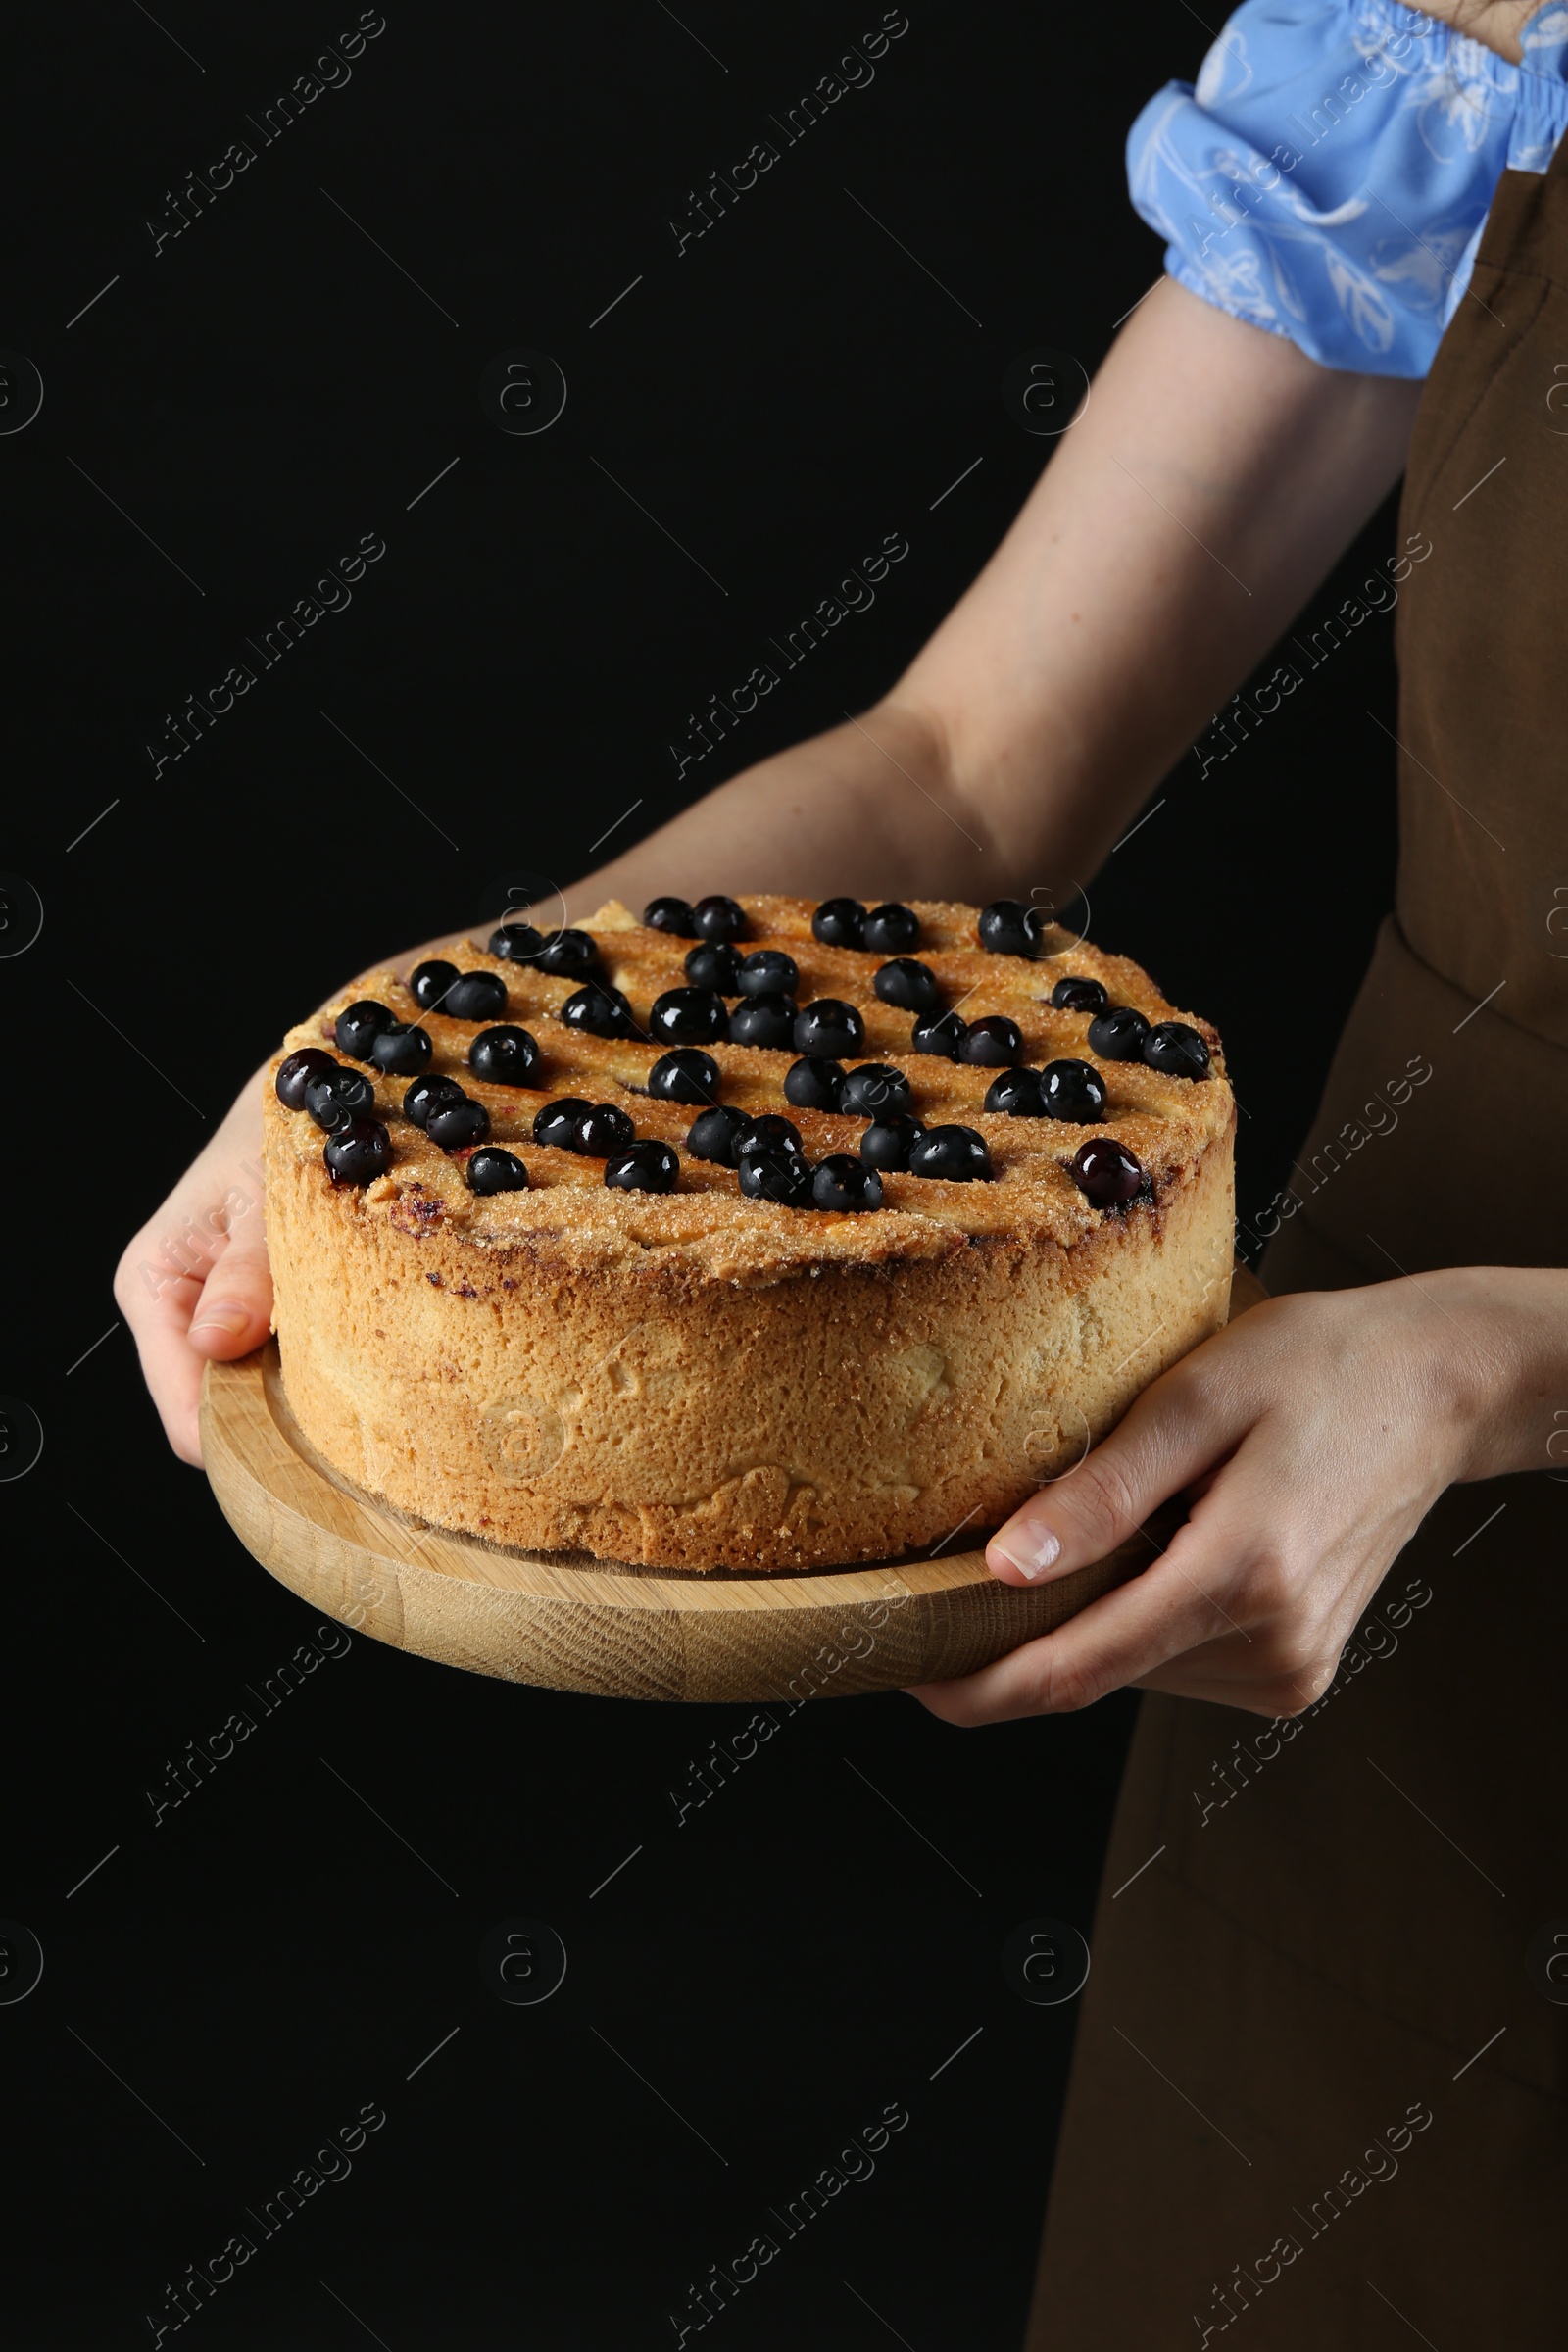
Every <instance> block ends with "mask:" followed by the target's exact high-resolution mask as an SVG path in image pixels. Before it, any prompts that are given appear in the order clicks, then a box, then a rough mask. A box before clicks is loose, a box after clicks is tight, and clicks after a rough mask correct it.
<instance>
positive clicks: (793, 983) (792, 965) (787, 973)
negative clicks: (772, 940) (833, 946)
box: [740, 948, 801, 997]
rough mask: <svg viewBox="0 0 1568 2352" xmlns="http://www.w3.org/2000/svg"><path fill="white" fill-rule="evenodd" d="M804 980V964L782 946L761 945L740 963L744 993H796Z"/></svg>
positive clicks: (776, 994) (782, 995)
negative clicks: (787, 953)
mask: <svg viewBox="0 0 1568 2352" xmlns="http://www.w3.org/2000/svg"><path fill="white" fill-rule="evenodd" d="M800 984H801V967H800V965H799V964H798V963H797V962H796V960H795V958H794V956H786V955H785V953H784V951H783V949H782V948H758V949H757V950H756V951H755V953H754V954H752V955H750V956H747V958H746V961H745V962H744V963H743V964H742V965H741V967H740V992H741V994H742V996H743V997H793V996H794V994H795V991H796V990H797V989H798V988H799V986H800Z"/></svg>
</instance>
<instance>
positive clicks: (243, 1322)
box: [115, 1070, 272, 1467]
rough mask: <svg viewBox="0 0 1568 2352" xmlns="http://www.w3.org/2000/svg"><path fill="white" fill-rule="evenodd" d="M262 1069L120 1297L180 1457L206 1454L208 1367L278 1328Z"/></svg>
mask: <svg viewBox="0 0 1568 2352" xmlns="http://www.w3.org/2000/svg"><path fill="white" fill-rule="evenodd" d="M263 1077H264V1072H263V1071H261V1070H258V1071H257V1073H256V1075H255V1077H254V1078H252V1079H251V1080H249V1082H248V1083H247V1084H246V1086H245V1087H244V1089H243V1091H242V1092H241V1094H240V1096H239V1098H238V1100H237V1102H236V1103H234V1106H233V1108H232V1109H231V1110H230V1111H229V1112H228V1115H227V1116H226V1117H225V1119H224V1120H223V1123H222V1125H221V1127H220V1128H219V1130H218V1133H217V1134H216V1135H215V1136H214V1137H213V1140H212V1142H211V1143H210V1144H209V1145H208V1146H207V1148H206V1150H205V1151H204V1152H202V1153H201V1155H200V1157H199V1158H197V1159H196V1160H194V1161H193V1162H192V1164H191V1165H190V1167H189V1168H187V1169H186V1171H185V1173H184V1175H183V1176H182V1177H181V1178H180V1180H179V1182H178V1184H176V1185H175V1187H174V1189H173V1191H172V1193H171V1194H170V1196H169V1198H168V1200H167V1201H164V1203H163V1205H162V1206H161V1207H160V1208H158V1209H156V1210H155V1211H154V1213H153V1214H152V1216H151V1217H149V1218H148V1220H147V1222H146V1224H145V1225H144V1226H143V1227H142V1229H141V1231H140V1232H139V1233H137V1234H134V1235H133V1236H132V1237H131V1239H130V1241H129V1242H128V1243H127V1244H126V1246H125V1250H124V1254H123V1256H122V1258H121V1260H120V1264H119V1266H118V1267H117V1269H116V1272H115V1299H116V1302H117V1304H118V1305H119V1308H120V1311H121V1313H122V1314H123V1316H124V1318H125V1321H126V1322H127V1323H128V1324H129V1325H130V1329H131V1334H132V1337H133V1338H134V1340H135V1342H136V1347H137V1349H138V1350H139V1352H140V1355H141V1369H142V1377H143V1379H144V1380H145V1381H146V1383H147V1386H148V1388H149V1389H150V1390H151V1392H152V1398H153V1402H154V1403H155V1404H156V1405H157V1407H158V1410H159V1412H160V1414H161V1415H162V1416H163V1423H164V1428H165V1430H166V1431H167V1432H168V1435H169V1443H170V1444H171V1446H172V1447H173V1448H174V1451H175V1452H176V1453H177V1454H178V1455H179V1458H180V1460H181V1461H182V1462H191V1463H194V1464H195V1465H196V1466H197V1467H200V1464H201V1458H202V1439H201V1395H202V1371H203V1368H204V1366H205V1365H206V1364H207V1363H208V1362H209V1361H211V1360H214V1359H216V1360H217V1361H219V1362H227V1361H229V1360H230V1359H231V1358H232V1357H234V1356H237V1355H248V1354H249V1353H250V1351H251V1349H252V1348H259V1347H260V1346H261V1344H262V1342H263V1341H264V1340H265V1339H266V1337H267V1335H268V1332H269V1330H270V1327H271V1315H272V1276H271V1269H270V1265H269V1263H268V1257H267V1227H266V1223H265V1220H264V1217H263V1211H262V1081H263Z"/></svg>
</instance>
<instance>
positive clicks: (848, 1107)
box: [839, 1061, 914, 1119]
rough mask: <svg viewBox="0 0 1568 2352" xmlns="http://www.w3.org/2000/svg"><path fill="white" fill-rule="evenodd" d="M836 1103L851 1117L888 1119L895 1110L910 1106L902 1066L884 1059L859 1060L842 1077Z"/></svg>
mask: <svg viewBox="0 0 1568 2352" xmlns="http://www.w3.org/2000/svg"><path fill="white" fill-rule="evenodd" d="M839 1107H840V1109H841V1110H843V1111H844V1112H845V1113H846V1114H847V1115H848V1116H849V1117H850V1118H852V1119H890V1118H891V1117H892V1116H893V1114H894V1112H895V1111H897V1110H912V1109H913V1108H914V1097H913V1095H911V1094H910V1092H909V1081H908V1080H907V1078H906V1076H905V1075H904V1072H903V1071H902V1070H895V1069H893V1068H892V1067H890V1065H889V1064H888V1063H887V1062H885V1061H862V1062H861V1063H860V1066H859V1068H858V1069H855V1070H851V1072H850V1074H849V1076H848V1077H847V1078H846V1079H845V1081H844V1092H843V1094H842V1095H841V1096H840V1098H839Z"/></svg>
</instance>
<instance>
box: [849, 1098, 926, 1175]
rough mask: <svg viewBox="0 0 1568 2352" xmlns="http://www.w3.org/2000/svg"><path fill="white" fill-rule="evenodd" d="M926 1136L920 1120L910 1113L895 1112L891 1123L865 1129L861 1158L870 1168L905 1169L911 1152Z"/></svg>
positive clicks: (882, 1121) (903, 1111)
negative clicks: (923, 1136)
mask: <svg viewBox="0 0 1568 2352" xmlns="http://www.w3.org/2000/svg"><path fill="white" fill-rule="evenodd" d="M924 1133H925V1129H924V1128H923V1127H922V1126H921V1124H920V1122H919V1120H918V1119H917V1118H914V1117H913V1116H911V1114H910V1113H909V1112H908V1111H907V1110H899V1111H895V1112H894V1114H893V1116H892V1117H891V1118H890V1119H877V1120H875V1121H874V1122H873V1124H872V1125H871V1126H869V1127H868V1128H867V1129H866V1131H865V1133H864V1134H863V1135H862V1136H861V1138H860V1157H861V1158H862V1159H863V1160H864V1162H865V1164H866V1166H867V1167H868V1168H907V1166H908V1164H909V1152H910V1148H911V1146H913V1145H915V1144H917V1143H918V1142H919V1141H920V1138H921V1136H922V1135H924Z"/></svg>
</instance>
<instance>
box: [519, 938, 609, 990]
mask: <svg viewBox="0 0 1568 2352" xmlns="http://www.w3.org/2000/svg"><path fill="white" fill-rule="evenodd" d="M534 961H535V963H537V964H538V966H539V969H540V970H541V971H542V972H554V973H555V974H556V976H557V978H558V979H561V980H582V979H585V978H586V977H587V975H588V973H589V972H591V971H593V969H594V968H595V966H596V965H597V964H598V961H599V950H598V949H597V948H596V947H595V945H594V943H593V941H592V939H590V937H589V936H588V933H587V932H586V931H552V932H551V934H550V936H549V938H548V939H547V940H545V941H544V943H543V945H542V946H541V947H540V949H539V953H538V954H537V956H535V957H534Z"/></svg>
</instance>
